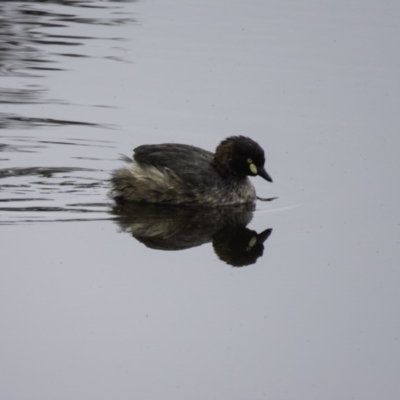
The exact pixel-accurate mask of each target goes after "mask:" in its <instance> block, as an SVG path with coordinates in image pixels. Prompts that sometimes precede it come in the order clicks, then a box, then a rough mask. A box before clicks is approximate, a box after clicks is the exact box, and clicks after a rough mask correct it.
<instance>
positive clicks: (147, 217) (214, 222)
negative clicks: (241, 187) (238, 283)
mask: <svg viewBox="0 0 400 400" xmlns="http://www.w3.org/2000/svg"><path fill="white" fill-rule="evenodd" d="M253 212H254V205H246V206H241V207H223V208H197V207H196V208H195V207H178V206H160V205H151V204H129V205H124V206H115V207H114V208H113V209H112V213H113V214H114V215H115V216H116V222H117V224H118V225H119V226H120V227H121V229H122V230H123V231H125V232H130V233H131V234H132V236H133V237H134V238H135V239H137V240H138V241H139V242H141V243H143V244H144V245H145V246H147V247H149V248H151V249H157V250H184V249H189V248H191V247H196V246H200V245H202V244H204V243H209V242H212V245H213V248H214V251H215V253H216V254H217V256H218V257H219V258H220V260H222V261H224V262H226V263H227V264H229V265H232V266H234V267H243V266H246V265H251V264H255V263H256V262H257V260H258V258H260V257H261V256H262V255H263V252H264V242H265V241H266V240H267V239H268V237H269V236H270V235H271V232H272V229H266V230H264V231H262V232H260V233H257V232H256V231H254V230H251V229H249V228H247V227H246V226H247V225H248V224H249V223H250V221H251V220H252V218H253Z"/></svg>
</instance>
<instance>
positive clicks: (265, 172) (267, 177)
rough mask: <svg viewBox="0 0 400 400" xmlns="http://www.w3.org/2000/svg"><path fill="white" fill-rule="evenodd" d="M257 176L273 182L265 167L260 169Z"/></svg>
mask: <svg viewBox="0 0 400 400" xmlns="http://www.w3.org/2000/svg"><path fill="white" fill-rule="evenodd" d="M257 175H260V176H261V177H262V178H264V179H265V180H266V181H268V182H272V178H271V177H270V176H269V175H268V172H267V171H266V170H265V168H264V167H262V168H258V174H257Z"/></svg>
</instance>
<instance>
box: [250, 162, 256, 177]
mask: <svg viewBox="0 0 400 400" xmlns="http://www.w3.org/2000/svg"><path fill="white" fill-rule="evenodd" d="M250 171H251V173H252V174H254V175H257V167H256V166H255V165H254V164H250Z"/></svg>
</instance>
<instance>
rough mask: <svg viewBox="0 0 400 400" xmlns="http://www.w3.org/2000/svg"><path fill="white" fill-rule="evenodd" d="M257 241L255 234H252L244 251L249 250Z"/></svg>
mask: <svg viewBox="0 0 400 400" xmlns="http://www.w3.org/2000/svg"><path fill="white" fill-rule="evenodd" d="M256 243H257V236H253V237H252V238H251V239H250V242H249V245H248V246H247V247H246V251H247V252H249V251H251V249H252V248H253V247H254V246H255V245H256Z"/></svg>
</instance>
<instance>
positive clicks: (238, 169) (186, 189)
mask: <svg viewBox="0 0 400 400" xmlns="http://www.w3.org/2000/svg"><path fill="white" fill-rule="evenodd" d="M123 160H124V161H125V163H126V164H125V166H123V167H122V168H119V169H117V170H116V171H114V172H113V173H112V176H111V190H110V195H111V197H112V198H113V199H114V200H115V202H116V203H117V204H120V205H123V204H127V203H150V204H164V205H185V206H205V207H219V206H233V205H238V204H247V203H254V202H255V201H256V198H257V197H256V192H255V189H254V186H253V184H252V183H251V182H250V180H249V179H248V177H249V176H260V177H262V178H263V179H265V180H266V181H268V182H272V178H271V177H270V175H269V174H268V173H267V171H266V170H265V167H264V164H265V154H264V150H263V149H262V148H261V146H260V145H259V144H258V143H257V142H255V141H254V140H252V139H250V138H249V137H245V136H230V137H228V138H226V139H224V140H222V141H221V143H220V144H219V145H218V146H217V148H216V150H215V153H214V154H213V153H212V152H210V151H207V150H204V149H202V148H199V147H195V146H191V145H187V144H177V143H164V144H152V145H149V144H146V145H141V146H139V147H137V148H135V149H134V153H133V157H132V158H129V157H126V156H124V157H123Z"/></svg>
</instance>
